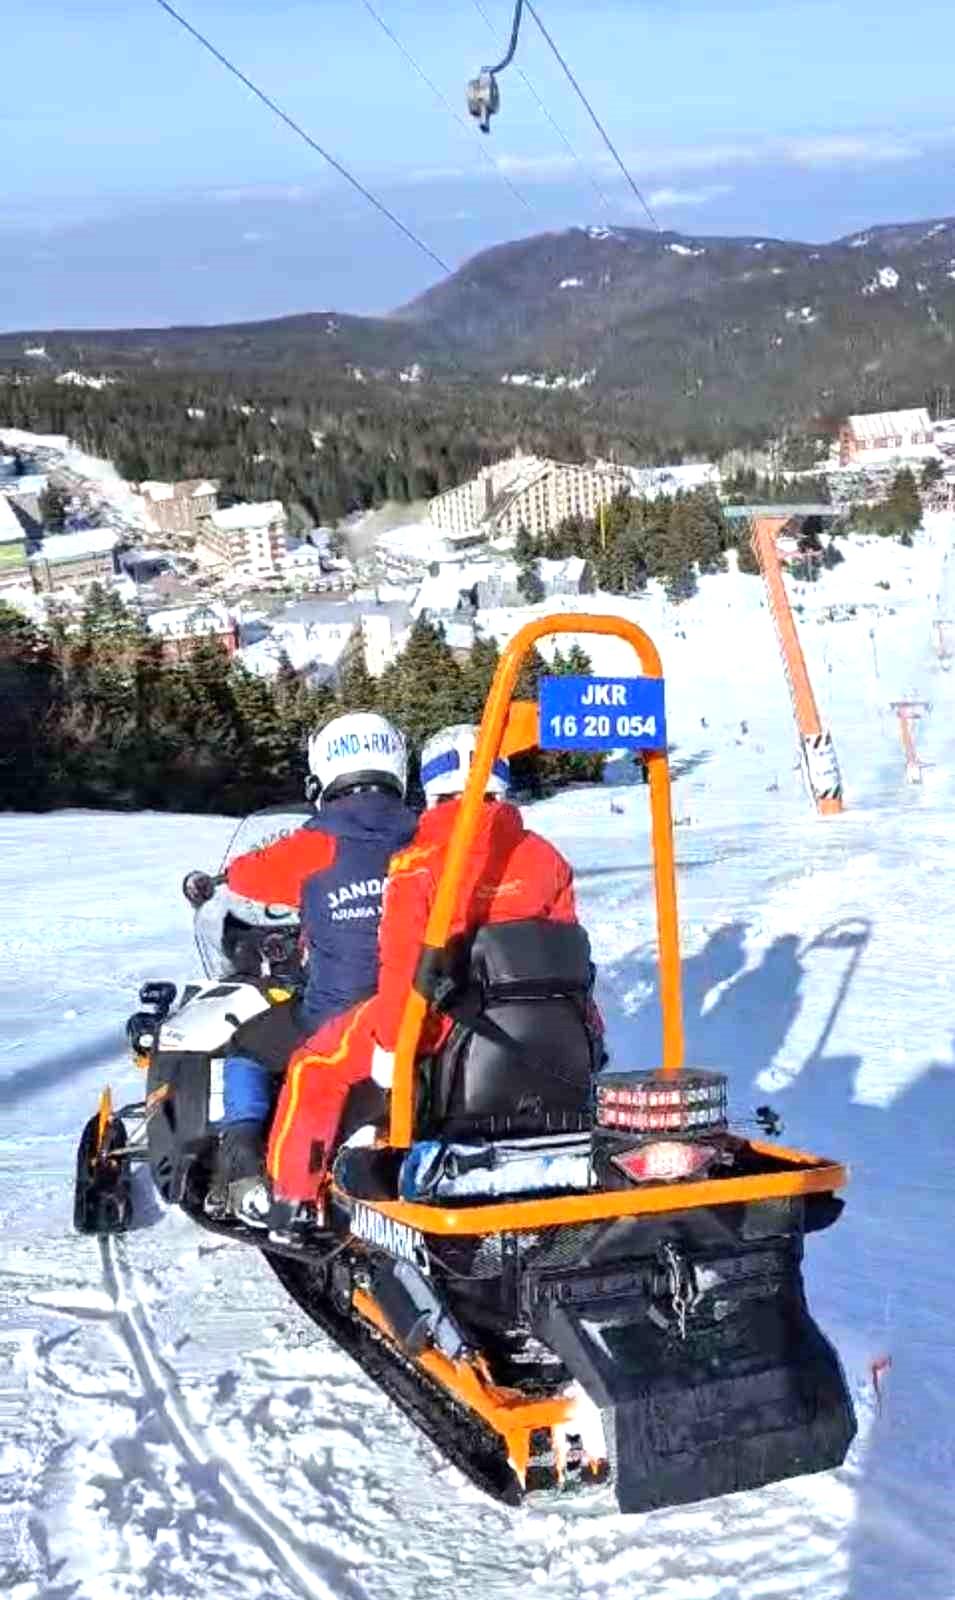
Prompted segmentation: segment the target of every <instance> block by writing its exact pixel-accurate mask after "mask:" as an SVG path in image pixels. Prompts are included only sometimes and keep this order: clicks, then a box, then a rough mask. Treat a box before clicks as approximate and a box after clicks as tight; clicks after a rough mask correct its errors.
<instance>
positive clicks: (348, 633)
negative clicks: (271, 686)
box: [236, 618, 355, 678]
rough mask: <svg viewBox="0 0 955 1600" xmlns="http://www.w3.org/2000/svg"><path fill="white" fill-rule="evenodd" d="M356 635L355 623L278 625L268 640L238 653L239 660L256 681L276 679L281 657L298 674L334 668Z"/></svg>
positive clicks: (246, 647)
mask: <svg viewBox="0 0 955 1600" xmlns="http://www.w3.org/2000/svg"><path fill="white" fill-rule="evenodd" d="M354 631H355V621H354V619H353V618H348V619H347V620H343V621H341V622H331V623H329V622H316V623H304V622H285V621H283V622H279V623H276V624H275V625H274V626H273V628H272V632H271V633H270V634H269V636H268V638H266V639H258V640H257V641H256V643H255V644H250V645H246V646H245V647H244V649H242V650H239V651H237V652H236V660H237V661H240V662H241V663H242V665H243V666H244V667H245V668H247V670H248V671H249V672H252V673H254V674H255V676H256V677H257V678H274V677H275V675H276V673H277V672H278V670H279V665H280V662H281V659H282V656H283V655H284V656H287V657H288V659H289V661H290V662H291V664H292V666H293V667H294V668H295V670H296V672H301V671H304V669H305V668H307V667H318V666H321V667H335V666H337V665H338V663H339V661H340V660H341V658H342V655H343V653H344V651H345V649H346V648H347V646H348V643H349V641H350V640H351V637H352V635H353V633H354Z"/></svg>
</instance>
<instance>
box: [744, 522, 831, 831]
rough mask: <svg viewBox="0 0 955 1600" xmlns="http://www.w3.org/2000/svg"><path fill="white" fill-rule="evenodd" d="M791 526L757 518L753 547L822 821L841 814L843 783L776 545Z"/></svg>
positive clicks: (808, 780)
mask: <svg viewBox="0 0 955 1600" xmlns="http://www.w3.org/2000/svg"><path fill="white" fill-rule="evenodd" d="M792 521H793V518H792V516H791V515H790V516H782V515H781V516H778V517H754V518H753V535H752V544H753V552H754V554H755V556H756V560H757V561H758V563H759V570H760V572H761V573H762V575H763V581H764V582H765V584H766V594H767V597H768V600H769V609H770V611H771V612H772V615H773V622H774V623H775V625H776V637H777V639H778V640H779V648H780V651H781V653H782V658H783V667H784V669H785V673H786V681H787V683H788V684H789V693H790V698H791V700H792V706H793V716H794V717H795V720H796V731H797V733H798V735H799V749H800V754H801V757H802V766H803V773H804V775H805V779H806V784H807V786H808V788H809V792H810V794H811V795H812V798H813V801H814V803H815V806H816V810H817V811H818V812H819V813H820V815H821V816H834V815H836V814H837V813H838V812H840V811H841V810H842V778H841V777H840V774H839V763H838V761H837V760H836V752H835V748H834V746H833V743H832V735H831V733H830V732H829V730H828V728H824V727H823V725H822V721H821V719H820V716H819V708H818V706H817V705H816V697H815V695H814V694H813V690H812V684H811V682H810V680H809V669H808V668H807V666H806V658H805V656H804V655H803V651H802V645H801V644H800V642H799V634H798V633H797V631H796V621H795V618H794V617H793V613H792V607H791V606H790V604H789V596H788V595H787V593H786V585H785V583H784V582H783V573H782V566H781V565H780V560H779V551H778V549H777V543H776V541H777V540H778V538H779V535H780V534H781V533H782V531H783V529H784V528H787V527H788V526H789V525H790V524H791V523H792Z"/></svg>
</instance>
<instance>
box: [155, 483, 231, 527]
mask: <svg viewBox="0 0 955 1600" xmlns="http://www.w3.org/2000/svg"><path fill="white" fill-rule="evenodd" d="M218 487H219V484H218V480H216V479H213V478H184V479H183V480H182V482H180V483H160V482H157V481H154V480H152V479H150V480H147V481H146V482H144V483H141V484H139V486H138V492H139V493H140V494H141V495H142V497H143V499H144V500H145V502H146V508H147V510H148V513H149V516H150V518H151V520H152V522H153V523H154V525H155V526H156V528H157V529H158V530H159V531H160V532H161V533H184V534H190V535H192V536H193V537H194V536H195V535H196V534H198V532H199V529H200V527H201V525H202V522H203V519H204V518H205V517H208V516H210V515H211V514H212V512H213V511H215V509H216V491H217V490H218Z"/></svg>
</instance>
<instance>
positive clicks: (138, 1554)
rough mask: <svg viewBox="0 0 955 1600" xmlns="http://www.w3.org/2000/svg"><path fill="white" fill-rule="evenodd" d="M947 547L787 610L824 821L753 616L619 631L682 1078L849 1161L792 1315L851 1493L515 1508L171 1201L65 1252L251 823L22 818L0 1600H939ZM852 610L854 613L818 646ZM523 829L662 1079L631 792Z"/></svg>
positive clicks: (5, 998) (5, 1075) (832, 1479)
mask: <svg viewBox="0 0 955 1600" xmlns="http://www.w3.org/2000/svg"><path fill="white" fill-rule="evenodd" d="M953 527H955V524H953V523H952V522H950V521H945V520H943V519H934V520H933V521H931V522H930V525H929V532H928V535H927V536H924V537H922V538H920V539H919V540H918V541H917V542H916V545H915V547H914V549H912V550H911V551H903V550H901V549H900V548H899V547H898V546H897V545H894V544H892V543H891V542H888V541H886V542H878V541H868V542H865V543H860V545H859V546H858V547H853V548H850V549H849V553H848V557H847V560H846V563H845V565H844V566H842V567H839V568H838V569H836V570H835V571H834V572H833V573H831V574H829V575H827V577H826V578H825V579H824V580H823V581H822V583H820V585H819V586H818V587H817V588H816V589H815V590H810V589H809V588H808V587H807V586H802V587H801V588H800V591H799V598H800V599H801V601H802V603H803V604H804V605H805V608H806V610H805V615H804V616H803V618H802V621H801V629H802V637H803V641H804V644H805V647H806V651H807V655H808V657H809V661H810V666H811V669H812V672H813V675H814V680H815V684H816V688H817V693H818V694H819V698H820V701H821V702H822V706H823V710H824V715H825V717H826V719H827V720H828V721H829V722H830V723H831V725H832V728H833V733H834V738H835V741H836V745H837V749H838V752H839V755H840V758H841V761H842V765H843V768H844V776H845V780H846V790H847V810H846V813H845V815H844V816H843V817H841V818H838V819H833V820H832V821H826V822H819V821H818V820H817V819H815V818H814V817H813V816H812V815H811V814H810V813H809V811H808V810H807V807H806V804H805V800H804V798H803V796H802V795H801V794H800V791H799V787H798V782H799V780H798V775H797V774H796V773H795V772H794V771H793V737H792V728H791V719H790V713H789V706H788V699H787V694H786V689H785V685H784V682H783V679H782V675H781V673H780V671H779V667H778V659H777V653H776V647H775V643H774V640H773V637H772V632H771V628H770V625H769V621H768V617H767V615H766V613H765V610H764V608H763V607H762V606H761V605H760V599H759V597H760V592H761V591H760V586H759V585H758V584H756V583H755V581H754V580H744V579H735V578H733V577H727V578H714V579H707V580H704V582H703V584H702V586H701V595H700V597H699V598H698V599H697V600H695V601H693V602H690V603H689V604H688V605H686V606H683V607H681V608H679V610H677V611H669V610H667V608H666V607H664V606H662V604H661V603H660V602H659V601H658V599H655V598H654V597H652V596H651V597H649V598H647V599H645V600H640V601H634V602H629V601H628V602H624V606H625V608H626V609H627V610H628V614H633V615H634V616H636V617H637V618H638V620H640V621H641V622H643V623H644V624H645V625H646V626H647V628H648V629H649V631H650V632H651V634H652V635H653V636H654V637H655V638H656V639H657V642H658V643H659V645H660V647H661V650H662V653H663V658H664V664H665V666H666V669H667V673H668V684H669V688H668V696H669V699H668V709H669V722H670V737H671V742H672V744H673V745H674V746H675V749H674V758H673V765H674V771H675V773H676V774H677V778H676V784H675V790H674V802H675V803H674V812H675V816H676V817H677V819H678V821H679V822H680V826H679V827H678V829H677V859H678V863H679V885H680V920H681V928H682V935H683V946H684V957H685V970H684V1002H685V1010H686V1032H687V1047H688V1048H687V1059H688V1060H689V1061H691V1062H694V1063H696V1064H699V1065H704V1066H715V1067H716V1066H718V1067H721V1068H723V1069H725V1070H727V1071H728V1072H729V1074H730V1080H731V1095H732V1102H733V1105H734V1108H735V1110H736V1112H737V1113H738V1114H739V1115H741V1116H743V1117H746V1116H750V1115H751V1114H752V1108H753V1107H754V1106H755V1105H756V1104H757V1103H759V1102H760V1101H761V1100H764V1099H769V1100H770V1102H771V1103H772V1104H773V1105H775V1106H776V1107H777V1109H779V1111H780V1112H781V1114H782V1116H783V1118H784V1121H785V1133H784V1138H785V1140H786V1141H787V1142H789V1143H791V1144H794V1145H797V1146H802V1147H803V1148H809V1149H815V1150H818V1151H820V1152H821V1153H823V1154H830V1155H833V1156H836V1157H839V1158H842V1159H846V1160H847V1161H848V1162H849V1164H850V1169H851V1174H852V1180H851V1183H850V1187H849V1189H848V1191H847V1194H846V1200H847V1206H846V1211H845V1215H844V1217H843V1218H842V1219H841V1220H840V1222H839V1223H838V1224H837V1226H836V1227H835V1228H833V1229H832V1230H830V1231H829V1232H827V1233H825V1234H822V1235H818V1236H814V1237H811V1238H810V1239H809V1241H808V1245H807V1286H808V1291H809V1296H810V1303H811V1305H812V1307H813V1310H814V1312H815V1314H816V1316H817V1318H818V1320H819V1322H820V1324H821V1326H822V1327H823V1329H824V1330H825V1332H826V1333H827V1334H828V1336H829V1337H830V1338H831V1339H832V1340H833V1341H834V1343H835V1344H836V1346H837V1348H838V1349H839V1351H840V1354H841V1356H842V1359H843V1362H844V1364H845V1367H846V1371H847V1375H848V1377H849V1381H850V1385H851V1387H852V1390H853V1393H854V1395H855V1397H856V1403H857V1409H858V1413H859V1422H860V1434H859V1438H858V1439H857V1441H856V1443H855V1445H854V1447H853V1449H852V1451H851V1453H850V1456H849V1459H848V1461H847V1463H846V1465H845V1467H844V1468H842V1469H841V1470H840V1471H839V1472H836V1473H827V1474H823V1475H820V1476H817V1477H813V1478H807V1479H800V1480H793V1481H791V1482H788V1483H784V1484H778V1485H774V1486H772V1487H771V1488H769V1489H767V1490H764V1491H762V1492H759V1493H753V1494H746V1495H738V1496H733V1497H729V1498H726V1499H724V1500H720V1501H715V1502H708V1503H706V1504H703V1505H699V1506H692V1507H686V1508H675V1509H672V1510H666V1511H660V1512H656V1513H653V1514H652V1515H650V1516H646V1517H628V1518H624V1517H621V1516H620V1515H619V1514H618V1513H617V1512H616V1511H615V1510H614V1509H613V1507H612V1505H611V1503H610V1501H609V1497H606V1496H599V1495H598V1496H597V1497H596V1498H595V1499H594V1500H592V1501H588V1502H578V1503H576V1504H575V1505H573V1506H570V1507H567V1508H566V1509H563V1508H562V1509H561V1510H559V1511H558V1510H556V1509H553V1508H550V1507H548V1508H547V1509H537V1508H534V1507H532V1506H528V1507H524V1508H522V1509H521V1510H519V1511H516V1512H514V1511H510V1510H507V1509H505V1508H502V1507H500V1506H497V1505H495V1504H493V1503H492V1502H490V1501H488V1500H486V1499H484V1498H483V1497H482V1496H481V1495H480V1494H479V1492H478V1491H477V1490H476V1489H474V1488H473V1487H472V1486H471V1485H469V1484H468V1483H467V1482H466V1481H465V1480H464V1479H462V1477H461V1475H460V1474H459V1473H458V1472H456V1471H455V1469H453V1468H451V1467H449V1466H448V1465H446V1464H445V1463H444V1462H442V1461H441V1459H440V1458H439V1457H438V1456H437V1454H436V1453H435V1451H434V1450H433V1449H432V1448H431V1446H430V1445H429V1444H428V1443H427V1442H426V1441H425V1440H424V1439H423V1438H422V1437H421V1436H420V1435H419V1434H418V1433H417V1431H416V1430H415V1429H414V1428H413V1426H412V1425H411V1424H410V1423H409V1422H407V1421H406V1420H405V1419H404V1418H403V1417H402V1416H401V1415H400V1414H398V1413H397V1412H396V1411H395V1410H394V1409H393V1408H392V1407H391V1406H390V1404H389V1403H388V1402H387V1401H386V1400H385V1399H384V1398H383V1397H382V1396H381V1395H380V1393H379V1392H378V1391H377V1390H376V1389H375V1388H374V1386H373V1385H371V1384H370V1383H369V1381H368V1380H367V1379H366V1378H365V1377H364V1376H363V1375H362V1374H361V1373H360V1372H359V1370H358V1369H357V1368H356V1367H354V1366H353V1365H352V1363H351V1362H349V1361H348V1359H347V1358H346V1357H345V1356H343V1355H342V1354H341V1353H340V1352H338V1351H337V1350H336V1349H335V1348H334V1347H333V1346H331V1345H329V1344H328V1343H327V1341H326V1340H325V1339H324V1338H323V1337H322V1336H321V1335H320V1334H319V1333H318V1332H317V1330H316V1329H314V1328H313V1327H312V1325H311V1324H310V1323H309V1322H308V1321H307V1319H306V1318H305V1317H304V1316H303V1315H302V1314H301V1313H300V1312H299V1310H298V1309H297V1308H296V1307H295V1306H294V1305H292V1304H290V1303H289V1301H288V1300H287V1299H286V1298H285V1296H284V1294H283V1292H282V1290H281V1288H280V1286H279V1284H278V1282H277V1280H276V1279H275V1278H274V1277H273V1275H272V1274H271V1273H270V1272H269V1270H268V1268H267V1266H266V1265H265V1263H264V1262H263V1261H262V1260H261V1259H260V1258H259V1257H258V1256H256V1255H254V1254H252V1253H251V1252H245V1251H240V1250H238V1249H237V1248H236V1247H234V1246H231V1245H228V1244H225V1243H223V1242H222V1241H219V1240H216V1239H212V1238H210V1237H208V1236H205V1235H201V1234H199V1233H197V1231H196V1230H195V1229H193V1228H192V1227H191V1225H189V1224H188V1223H187V1222H186V1220H185V1219H184V1218H183V1217H181V1216H180V1215H179V1214H178V1213H175V1212H171V1213H167V1214H162V1210H161V1208H160V1207H158V1205H157V1203H156V1202H155V1200H153V1201H152V1217H151V1218H149V1216H148V1206H147V1218H146V1220H151V1222H152V1225H151V1226H145V1227H143V1228H141V1229H139V1230H137V1231H136V1232H134V1233H131V1234H129V1235H127V1236H125V1237H124V1238H123V1239H122V1240H119V1241H115V1242H111V1243H107V1244H105V1245H102V1246H100V1245H99V1244H98V1243H97V1242H96V1241H92V1240H88V1239H80V1238H77V1237H75V1236H74V1235H73V1234H72V1232H71V1212H72V1194H71V1184H72V1169H73V1160H74V1150H75V1141H76V1138H77V1136H78V1133H79V1130H80V1128H81V1126H82V1123H83V1121H84V1119H85V1118H86V1116H87V1115H89V1113H90V1111H91V1110H92V1109H93V1107H94V1105H95V1097H96V1094H97V1092H98V1089H99V1087H100V1084H101V1082H102V1080H103V1079H104V1078H110V1079H111V1080H112V1083H113V1088H114V1092H115V1094H116V1095H117V1096H118V1097H123V1096H129V1097H134V1096H135V1094H136V1093H137V1092H138V1089H139V1085H140V1083H141V1079H140V1078H139V1077H138V1075H137V1074H136V1073H135V1072H134V1070H133V1069H132V1068H131V1067H130V1066H129V1065H128V1063H127V1062H126V1060H125V1056H124V1052H123V1047H122V1023H123V1020H124V1018H125V1016H126V1015H127V1013H128V1012H129V1011H131V1010H132V1009H133V1008H134V1006H135V996H136V990H137V988H138V985H139V983H140V981H141V980H142V979H143V978H144V977H148V976H170V977H173V978H175V979H177V980H180V981H181V980H182V979H183V978H184V977H186V976H187V975H188V973H189V971H190V968H191V965H192V957H191V952H190V929H189V918H188V912H187V910H186V908H185V906H184V903H183V902H182V900H181V898H180V896H179V891H178V885H179V882H180V880H181V877H182V874H183V872H184V871H185V870H186V869H187V868H189V867H192V866H197V865H205V866H209V865H214V864H215V863H216V862H217V861H218V859H219V858H220V856H221V852H222V849H223V847H224V845H225V842H226V840H227V838H228V836H229V834H230V833H231V831H232V827H233V824H232V823H230V822H229V821H227V820H225V819H217V818H181V817H179V818H177V817H171V816H155V815H148V814H144V815H138V816H115V815H97V814H95V813H84V812H67V813H59V814H54V815H52V816H48V817H29V816H15V817H14V816H4V817H0V889H2V890H3V892H4V896H3V897H4V902H5V904H6V905H7V906H10V907H16V908H17V913H16V916H14V917H8V919H7V921H6V923H5V926H4V929H3V930H2V931H0V958H2V959H0V1017H2V1023H0V1118H2V1120H0V1176H2V1183H0V1237H2V1238H3V1251H2V1256H0V1591H2V1592H3V1593H4V1594H5V1595H7V1594H9V1595H10V1597H11V1600H152V1597H166V1596H170V1597H172V1596H177V1597H178V1596H183V1597H187V1600H191V1597H196V1600H199V1597H202V1600H220V1597H221V1600H226V1597H228V1600H244V1597H248V1600H253V1597H255V1600H258V1597H264V1600H290V1597H304V1600H310V1597H312V1596H321V1597H323V1600H324V1597H325V1596H331V1595H334V1596H336V1597H341V1600H363V1597H364V1596H369V1597H370V1596H372V1595H374V1596H375V1597H376V1600H379V1597H380V1600H434V1596H435V1594H436V1593H439V1594H442V1595H448V1594H453V1595H457V1594H471V1593H474V1594H480V1595H483V1596H488V1597H492V1600H512V1597H516V1596H518V1595H529V1594H533V1593H547V1594H549V1595H550V1596H551V1597H552V1600H651V1597H652V1600H793V1597H795V1596H797V1595H800V1596H801V1595H805V1596H806V1597H807V1600H810V1597H811V1600H955V1530H953V1525H952V1519H951V1516H950V1512H949V1506H948V1501H949V1498H950V1489H951V1484H952V1482H953V1481H955V1420H953V1416H952V1404H951V1395H952V1393H953V1390H955V1348H953V1341H952V1338H951V1331H950V1330H951V1317H952V1307H953V1302H955V1255H953V1251H952V1247H951V1215H952V1199H953V1192H955V1180H953V1176H952V1152H953V1139H952V1135H951V1133H950V1131H949V1130H950V1128H951V1123H952V1115H951V1113H952V1098H953V1091H955V1054H953V1036H955V979H953V978H952V977H951V976H950V973H949V966H950V964H949V963H948V961H947V960H946V957H947V954H948V949H949V948H950V946H951V943H952V940H953V936H955V909H953V908H955V894H953V893H952V892H951V890H950V884H951V883H952V875H951V860H952V852H953V846H955V818H953V816H952V796H953V792H955V718H953V711H955V683H953V681H952V677H950V676H949V675H947V674H945V673H943V672H942V671H941V670H940V668H939V665H938V663H937V661H936V660H935V657H934V654H933V651H932V647H931V627H930V624H931V620H932V618H933V617H934V616H936V615H938V614H940V613H942V614H945V615H949V616H951V615H953V614H955V611H953V602H955V593H953V592H952V582H951V581H950V579H949V565H950V563H949V557H948V552H949V548H950V544H951V538H952V531H953ZM951 565H952V566H955V563H951ZM878 582H888V583H889V585H890V588H889V589H888V590H885V589H880V588H878V587H877V586H876V585H877V583H878ZM836 600H838V601H839V602H840V603H843V604H846V605H848V604H850V603H851V604H854V605H856V606H857V608H858V609H857V613H856V615H855V616H847V617H846V619H845V620H843V621H839V622H827V623H823V622H821V621H819V620H817V616H818V613H819V612H820V610H821V609H822V608H823V607H825V606H827V605H830V604H832V603H833V602H834V601H836ZM588 603H589V602H588ZM870 629H871V630H872V632H871V634H870ZM600 648H602V646H601V647H600ZM594 654H595V656H596V655H597V650H596V649H595V651H594ZM714 661H716V662H718V664H719V665H718V670H714V668H713V665H712V664H713V662H714ZM623 666H624V662H623V661H614V660H613V658H612V652H608V654H607V656H606V657H601V658H600V659H599V660H595V668H596V670H611V671H612V670H614V668H615V667H623ZM953 676H955V675H953ZM907 695H916V696H918V697H920V698H923V699H925V700H927V701H930V702H932V711H931V713H930V714H929V715H928V716H927V717H926V718H925V720H924V721H923V723H922V724H921V726H920V728H919V733H918V742H919V748H920V751H921V752H922V753H923V755H924V758H925V759H926V761H928V762H931V763H932V765H929V766H927V767H926V769H925V773H924V782H923V784H922V785H921V787H918V788H911V787H908V786H906V785H905V783H904V781H903V763H902V756H901V749H900V745H899V740H898V730H897V725H896V722H895V718H894V715H893V713H892V712H891V710H890V709H889V702H890V701H891V700H892V699H895V698H900V697H903V696H907ZM704 721H705V726H704ZM743 721H745V722H746V724H747V728H746V731H745V732H744V731H742V729H741V723H742V722H743ZM617 775H618V776H619V777H621V778H629V777H632V774H630V773H624V772H619V773H618V774H617ZM774 785H775V787H774ZM532 820H533V822H534V825H535V826H537V827H539V828H540V829H541V831H543V832H546V833H547V834H548V835H549V836H551V837H553V838H554V839H555V841H556V842H557V843H559V844H560V845H561V846H562V847H563V848H564V849H565V850H566V852H567V854H568V855H569V856H570V857H571V859H572V860H573V861H574V862H575V865H576V866H577V868H578V882H579V891H580V901H581V907H582V912H583V916H584V919H585V921H586V923H587V925H588V927H589V929H590V932H591V937H592V940H593V944H594V950H595V956H596V959H597V960H598V963H599V968H600V979H599V982H600V995H601V1001H602V1004H603V1007H604V1010H605V1014H606V1017H607V1025H608V1031H609V1037H610V1042H611V1046H612V1051H613V1056H614V1060H615V1062H617V1063H619V1064H621V1065H622V1064H629V1065H632V1066H635V1067H636V1066H647V1065H651V1064H653V1063H654V1062H655V1060H656V1054H657V1038H658V1027H659V1018H658V1012H657V1006H656V1000H655V993H656V988H655V971H654V943H653V927H652V903H653V897H652V880H651V876H650V872H649V858H648V852H647V847H646V842H645V841H646V796H645V790H644V789H643V788H642V786H641V785H639V784H636V785H633V784H631V785H630V786H628V787H617V788H614V789H612V790H611V789H607V788H604V789H601V790H595V791H579V792H576V793H565V794H563V795H560V796H558V797H556V798H555V799H554V800H552V801H548V802H545V803H543V804H541V805H539V806H536V807H534V808H533V810H532ZM143 1196H144V1199H147V1200H148V1194H147V1193H146V1191H143ZM883 1355H888V1356H890V1357H891V1369H890V1370H889V1371H888V1373H887V1374H886V1378H885V1384H884V1392H883V1397H882V1402H881V1405H880V1406H876V1403H875V1393H874V1389H873V1385H872V1379H871V1370H870V1369H871V1363H872V1362H873V1361H874V1360H876V1359H877V1358H878V1357H880V1356H883Z"/></svg>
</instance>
